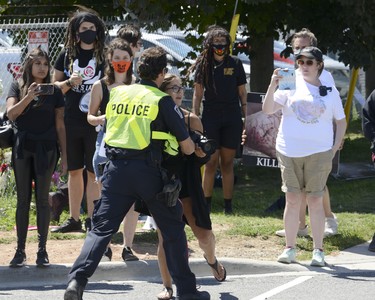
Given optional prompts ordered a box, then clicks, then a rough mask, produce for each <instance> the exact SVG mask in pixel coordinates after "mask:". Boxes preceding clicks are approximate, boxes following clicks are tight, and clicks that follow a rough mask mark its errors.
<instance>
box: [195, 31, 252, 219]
mask: <svg viewBox="0 0 375 300" xmlns="http://www.w3.org/2000/svg"><path fill="white" fill-rule="evenodd" d="M230 45H231V38H230V35H229V33H228V31H227V30H225V29H224V28H222V27H220V26H211V27H210V28H209V30H208V32H207V35H206V38H205V40H204V42H203V48H204V49H203V51H202V53H201V54H200V56H199V57H198V59H197V61H196V63H195V64H194V65H193V66H192V71H194V70H195V82H194V94H193V112H194V113H195V114H196V115H197V116H200V115H201V102H202V98H203V95H204V101H203V109H202V123H203V128H204V131H205V134H204V135H205V136H206V137H207V138H209V139H214V140H216V142H217V144H218V146H219V147H218V149H217V150H216V152H215V153H214V154H213V155H211V158H210V160H209V162H208V163H207V164H206V165H205V168H204V174H203V190H204V195H205V198H206V201H207V204H208V205H209V207H211V199H212V192H213V187H214V181H215V174H216V170H217V167H218V164H219V163H220V170H221V174H222V180H223V196H224V212H225V214H232V212H233V211H232V197H233V185H234V171H233V162H234V157H235V155H236V151H237V149H238V147H239V145H240V143H241V136H242V132H243V124H244V123H243V121H242V117H243V118H245V117H246V101H247V92H246V88H245V84H246V74H245V71H244V69H243V66H242V62H241V61H240V60H239V59H238V58H237V57H234V56H231V55H230V51H229V49H230ZM241 114H242V115H241Z"/></svg>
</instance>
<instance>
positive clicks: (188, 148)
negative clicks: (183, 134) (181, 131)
mask: <svg viewBox="0 0 375 300" xmlns="http://www.w3.org/2000/svg"><path fill="white" fill-rule="evenodd" d="M179 145H180V148H181V151H182V153H184V154H187V155H190V154H192V153H193V152H194V151H195V144H194V142H193V141H192V140H191V138H190V137H189V138H187V139H186V140H183V141H181V142H179Z"/></svg>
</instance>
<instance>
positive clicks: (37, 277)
mask: <svg viewBox="0 0 375 300" xmlns="http://www.w3.org/2000/svg"><path fill="white" fill-rule="evenodd" d="M218 259H219V261H220V262H221V263H222V264H223V265H224V266H225V268H226V270H227V274H228V275H249V274H251V275H255V274H270V273H279V272H296V271H297V272H298V271H306V270H307V269H306V267H304V266H302V265H299V264H290V265H284V264H280V263H277V262H268V261H264V262H262V261H256V260H250V259H236V258H218ZM189 265H190V268H191V270H192V272H193V273H194V274H195V275H196V277H205V276H212V272H211V269H210V267H209V266H208V265H207V263H206V261H205V260H204V259H191V260H189ZM71 267H72V264H66V265H65V264H53V265H51V266H50V267H48V268H37V267H36V266H34V265H32V266H25V267H22V268H9V267H4V266H1V267H0V278H2V279H1V281H0V290H1V289H4V288H8V289H9V288H21V287H32V286H44V285H65V284H66V283H67V275H68V273H69V270H70V268H71ZM103 280H105V281H128V280H135V281H151V282H161V279H160V272H159V266H158V262H157V260H139V261H133V262H128V263H122V262H102V263H100V264H99V266H98V268H97V269H96V271H95V273H94V275H93V276H92V277H91V278H90V279H89V281H103Z"/></svg>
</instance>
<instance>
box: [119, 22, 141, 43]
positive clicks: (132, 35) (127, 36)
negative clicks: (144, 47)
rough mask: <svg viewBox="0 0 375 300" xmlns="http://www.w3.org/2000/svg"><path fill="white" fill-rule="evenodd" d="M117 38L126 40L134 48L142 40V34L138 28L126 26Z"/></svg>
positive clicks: (121, 29)
mask: <svg viewBox="0 0 375 300" xmlns="http://www.w3.org/2000/svg"><path fill="white" fill-rule="evenodd" d="M117 37H119V38H122V39H124V40H125V41H127V42H128V43H129V44H131V45H132V46H133V47H137V42H138V41H139V40H140V39H141V37H142V33H141V30H140V29H139V27H138V26H136V25H133V24H126V25H124V26H121V28H120V29H119V30H118V31H117Z"/></svg>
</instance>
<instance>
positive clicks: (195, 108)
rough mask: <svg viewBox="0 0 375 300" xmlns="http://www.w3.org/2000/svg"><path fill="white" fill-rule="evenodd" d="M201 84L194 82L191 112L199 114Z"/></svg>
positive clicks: (201, 96)
mask: <svg viewBox="0 0 375 300" xmlns="http://www.w3.org/2000/svg"><path fill="white" fill-rule="evenodd" d="M203 91H204V88H203V85H201V84H199V83H195V84H194V94H193V113H195V114H196V115H197V116H200V109H201V102H202V98H203Z"/></svg>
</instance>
